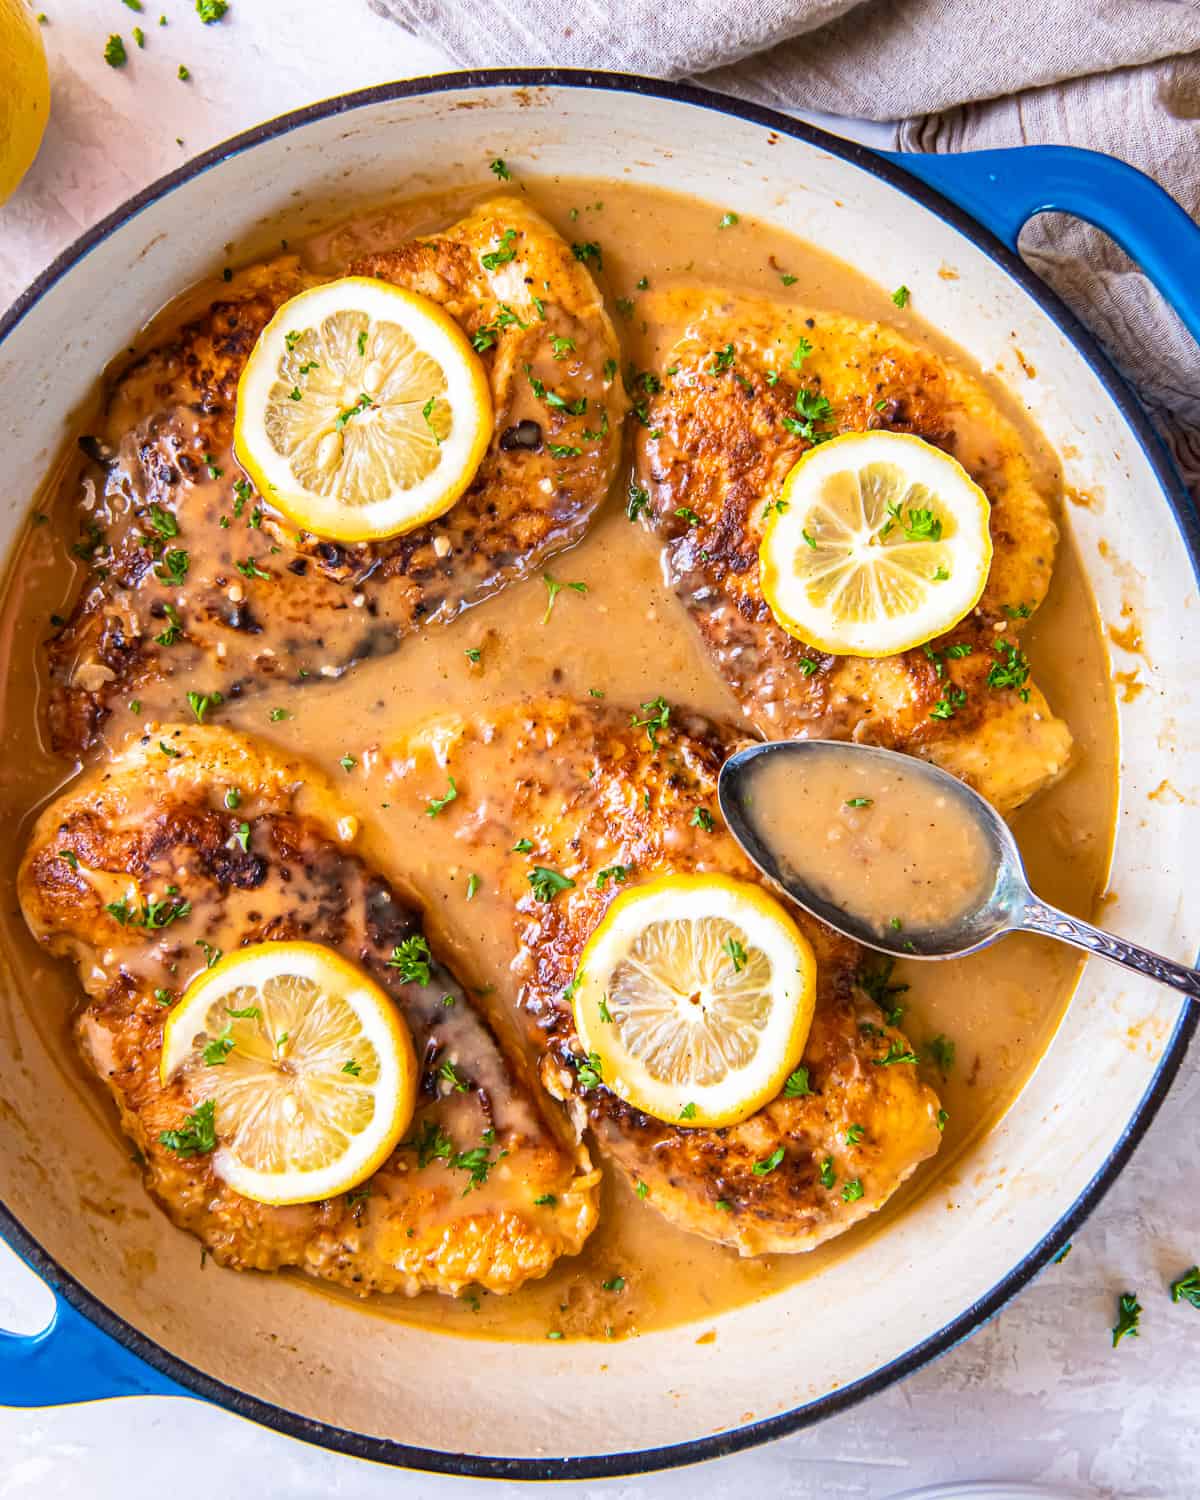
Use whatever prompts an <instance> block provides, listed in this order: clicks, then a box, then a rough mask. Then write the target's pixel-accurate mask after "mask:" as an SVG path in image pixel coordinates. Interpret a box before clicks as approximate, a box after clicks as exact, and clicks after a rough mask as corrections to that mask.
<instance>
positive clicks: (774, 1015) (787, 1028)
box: [574, 875, 815, 1126]
mask: <svg viewBox="0 0 1200 1500" xmlns="http://www.w3.org/2000/svg"><path fill="white" fill-rule="evenodd" d="M814 984H815V961H814V959H813V954H812V949H811V948H810V946H809V944H808V942H807V940H806V939H805V938H804V936H803V935H802V934H801V932H800V931H799V929H798V928H797V927H796V925H795V923H794V922H793V921H792V919H791V917H789V916H788V914H787V913H786V912H785V911H784V909H783V907H782V906H780V904H779V903H778V902H777V901H775V900H774V899H773V898H771V897H770V896H768V895H767V894H766V893H765V892H764V891H763V890H762V889H761V888H760V887H758V886H755V885H751V884H750V883H748V882H744V881H736V880H730V879H728V878H726V877H724V876H716V875H698V876H682V875H673V876H666V877H664V878H663V879H661V880H657V881H653V882H650V883H648V884H646V885H644V886H635V887H633V888H631V889H629V890H627V891H625V892H623V893H622V894H621V895H620V896H619V897H618V898H617V900H616V901H614V902H613V904H612V906H611V907H610V908H609V910H608V912H607V913H606V915H605V917H604V919H603V921H602V922H601V923H600V925H599V926H598V927H597V929H596V931H595V932H594V933H593V934H592V937H591V938H590V939H589V941H588V943H587V945H586V947H585V949H584V952H583V955H582V957H581V959H580V963H579V969H578V973H577V975H576V986H575V996H574V1007H575V1022H576V1030H577V1032H578V1034H579V1038H580V1041H581V1043H582V1045H583V1048H584V1051H585V1052H586V1053H587V1054H588V1055H589V1060H590V1062H591V1066H592V1070H593V1071H594V1072H597V1073H598V1075H599V1078H600V1080H601V1081H602V1082H603V1083H604V1084H605V1085H606V1086H607V1087H608V1088H610V1089H612V1091H613V1092H614V1093H616V1094H618V1095H619V1096H620V1097H621V1098H623V1099H626V1100H628V1101H629V1102H630V1103H631V1104H634V1105H635V1106H636V1107H637V1108H639V1109H642V1110H644V1111H645V1112H646V1113H647V1114H651V1115H654V1116H655V1117H656V1118H658V1119H661V1120H669V1121H673V1122H678V1121H682V1122H684V1123H690V1124H694V1125H709V1126H712V1125H728V1124H733V1123H735V1122H736V1121H737V1120H741V1119H745V1118H746V1117H747V1116H748V1115H750V1114H753V1112H754V1111H755V1110H756V1109H758V1108H759V1107H760V1106H761V1105H762V1104H763V1103H764V1102H765V1101H766V1100H767V1099H770V1098H772V1097H774V1095H775V1094H777V1093H778V1092H779V1090H780V1088H781V1087H782V1085H783V1083H784V1081H785V1079H786V1078H787V1076H788V1074H789V1073H790V1072H791V1070H792V1069H793V1068H794V1067H795V1065H796V1063H797V1061H798V1060H799V1057H800V1053H801V1052H802V1050H803V1047H804V1042H805V1039H806V1037H807V1035H808V1028H809V1024H810V1022H811V1019H812V1006H813V993H814ZM597 1064H598V1066H597Z"/></svg>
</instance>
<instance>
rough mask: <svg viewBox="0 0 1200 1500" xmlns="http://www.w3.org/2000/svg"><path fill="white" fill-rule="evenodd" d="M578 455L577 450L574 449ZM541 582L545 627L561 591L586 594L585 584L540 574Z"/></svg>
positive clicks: (586, 587) (543, 622)
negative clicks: (546, 596) (545, 596)
mask: <svg viewBox="0 0 1200 1500" xmlns="http://www.w3.org/2000/svg"><path fill="white" fill-rule="evenodd" d="M575 452H576V453H578V452H579V449H578V448H576V449H575ZM542 582H543V583H544V584H545V585H546V590H547V592H548V594H549V596H550V597H549V598H548V599H547V600H546V613H545V614H544V615H543V616H542V624H543V625H547V624H549V621H550V611H551V610H552V609H553V608H554V601H555V600H556V599H557V598H558V596H559V594H561V593H562V591H563V589H574V590H575V592H576V593H577V594H586V593H587V591H588V586H587V584H586V583H559V581H558V579H557V578H552V577H551V576H550V574H549V573H543V574H542Z"/></svg>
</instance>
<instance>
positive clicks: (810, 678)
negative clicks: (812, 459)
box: [633, 287, 1071, 812]
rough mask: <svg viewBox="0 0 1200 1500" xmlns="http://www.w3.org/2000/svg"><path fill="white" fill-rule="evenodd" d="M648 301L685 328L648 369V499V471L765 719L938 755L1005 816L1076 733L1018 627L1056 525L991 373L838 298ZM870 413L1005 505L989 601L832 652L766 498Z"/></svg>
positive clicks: (761, 726) (687, 592) (796, 732)
mask: <svg viewBox="0 0 1200 1500" xmlns="http://www.w3.org/2000/svg"><path fill="white" fill-rule="evenodd" d="M639 308H640V311H641V315H642V316H643V318H645V319H646V320H647V322H648V323H650V325H651V326H655V325H658V326H659V327H660V328H662V329H665V330H672V331H673V332H674V334H675V341H674V342H673V343H670V344H669V347H668V352H667V353H666V355H665V356H664V358H663V362H662V363H663V369H662V371H661V372H646V373H645V374H644V375H641V376H637V377H636V378H635V380H634V385H635V387H636V388H637V401H636V403H635V407H634V411H635V415H636V416H637V417H638V419H639V426H638V433H637V458H636V481H635V498H636V495H637V488H636V487H644V489H645V491H646V492H647V493H648V519H649V521H650V524H651V525H652V526H653V527H654V529H655V530H656V531H657V532H658V533H659V535H660V536H662V537H663V539H664V541H665V553H666V559H667V564H668V569H669V573H670V576H671V578H672V580H673V583H674V586H675V588H676V590H677V592H678V595H679V597H680V599H681V600H682V602H683V603H684V605H685V606H686V607H687V609H688V610H689V612H690V614H691V616H692V619H693V620H694V622H695V624H696V626H697V628H698V630H699V632H700V635H701V637H702V639H703V641H704V644H705V646H706V647H707V649H708V651H709V652H710V653H711V655H712V658H713V660H714V663H715V665H716V667H717V669H718V671H719V672H720V673H721V675H722V676H723V677H724V678H725V680H726V681H727V682H728V684H729V686H730V688H731V689H732V690H733V692H734V694H735V695H736V697H737V698H738V700H739V701H740V702H741V704H742V705H743V708H744V710H745V712H746V714H747V716H748V718H749V720H750V722H751V723H752V724H753V725H754V726H755V727H756V728H757V729H758V730H759V731H760V732H762V733H763V734H765V735H767V736H768V737H769V738H772V739H785V738H789V737H800V738H808V737H813V736H820V737H829V738H836V739H843V738H854V739H858V740H864V741H868V742H870V743H873V744H881V745H887V746H890V747H892V748H894V749H898V750H905V751H908V752H909V753H911V754H915V755H921V756H925V757H926V758H928V759H929V760H932V761H934V762H935V763H936V764H938V765H940V766H942V767H943V768H945V769H946V770H948V771H951V772H953V773H954V774H955V775H957V776H960V777H962V778H963V779H964V780H965V781H968V782H970V783H971V785H973V786H974V787H976V788H977V790H979V791H981V792H982V793H983V794H984V795H985V796H986V797H988V799H989V800H990V801H991V802H993V803H994V804H995V805H996V806H997V807H998V808H1000V809H1001V811H1005V812H1007V811H1011V810H1013V809H1015V808H1016V807H1019V806H1020V804H1021V803H1022V802H1024V801H1026V800H1027V799H1028V798H1029V797H1031V796H1032V795H1033V794H1034V792H1036V791H1038V790H1039V789H1040V788H1041V787H1043V786H1046V785H1047V784H1048V783H1050V782H1051V781H1053V780H1055V779H1056V777H1058V776H1059V775H1060V774H1061V773H1062V771H1063V770H1064V769H1065V767H1066V765H1067V762H1068V759H1069V757H1070V750H1071V736H1070V732H1069V730H1068V729H1067V726H1066V725H1065V724H1064V723H1063V722H1062V720H1061V719H1058V718H1056V717H1055V716H1054V714H1053V713H1052V712H1051V710H1050V708H1049V706H1048V704H1047V703H1046V700H1045V698H1044V697H1043V695H1042V693H1041V692H1040V691H1039V689H1038V688H1037V686H1036V685H1035V684H1034V683H1033V682H1032V681H1031V680H1030V678H1029V665H1028V661H1027V660H1026V658H1025V655H1024V653H1023V652H1022V651H1021V649H1020V642H1019V632H1020V629H1021V627H1022V625H1023V624H1024V622H1025V620H1026V619H1028V618H1029V616H1030V615H1031V614H1032V613H1033V611H1034V610H1035V609H1036V608H1037V606H1038V605H1039V604H1040V603H1041V602H1042V599H1043V598H1044V597H1045V593H1046V589H1047V588H1048V586H1049V583H1050V574H1051V570H1052V567H1053V564H1054V553H1055V548H1056V545H1057V537H1058V532H1057V527H1056V526H1055V523H1054V520H1053V518H1052V516H1051V513H1050V509H1049V506H1048V504H1047V502H1046V500H1045V498H1044V497H1043V495H1042V494H1041V493H1040V492H1039V490H1038V488H1037V485H1036V484H1035V482H1034V478H1033V475H1032V472H1031V470H1030V467H1029V463H1028V460H1027V459H1026V458H1025V456H1024V453H1023V451H1022V447H1021V443H1020V440H1019V438H1018V436H1017V434H1016V432H1015V431H1014V430H1013V428H1012V427H1011V425H1010V423H1009V422H1008V421H1007V419H1006V418H1005V417H1004V416H1003V415H1002V414H1001V413H1000V412H999V411H998V410H997V408H996V406H995V404H994V402H993V401H992V399H991V398H990V397H989V395H988V394H987V392H986V391H985V390H984V388H983V387H982V385H981V384H980V383H979V382H978V381H977V380H975V379H974V378H972V377H971V376H968V375H966V374H964V373H963V372H962V371H960V370H958V369H956V368H955V367H954V366H953V365H951V364H950V363H948V362H947V361H945V360H943V359H942V358H940V357H939V356H937V355H935V354H934V353H932V352H931V351H929V350H927V349H922V348H919V347H918V346H917V345H915V344H913V343H911V342H910V341H909V340H908V339H906V338H904V337H903V336H902V335H900V334H899V333H896V332H895V331H894V330H892V329H890V328H886V327H884V326H882V325H880V324H876V323H864V322H862V321H860V320H857V319H854V318H850V317H847V316H843V315H840V314H832V313H817V312H812V313H809V312H807V311H806V310H805V309H803V308H798V307H794V306H784V305H782V304H776V303H773V302H769V301H766V300H763V299H756V298H751V297H739V296H735V295H732V294H730V293H729V292H728V291H725V290H722V289H720V288H716V287H680V288H675V289H673V290H669V291H663V292H657V293H650V294H649V295H647V296H646V297H644V298H643V299H642V301H641V303H640V304H639ZM798 392H800V393H803V394H801V395H800V399H799V404H798V402H797V394H798ZM785 424H791V427H790V429H789V426H788V425H785ZM867 429H888V430H892V431H896V432H909V433H915V434H916V435H917V436H919V437H922V438H925V439H926V440H927V441H929V442H931V443H934V444H936V445H937V446H938V447H940V448H943V449H945V450H946V451H947V452H949V453H952V454H953V455H954V456H955V457H956V458H958V460H959V461H960V462H961V463H962V464H963V466H964V468H965V469H966V470H967V471H968V473H970V474H971V476H972V477H973V478H974V479H975V480H976V482H977V483H978V484H979V485H980V486H981V487H982V489H983V490H984V491H985V493H986V494H987V495H988V498H989V499H990V501H991V505H992V512H991V531H992V542H993V547H994V556H993V561H992V568H991V575H990V577H989V579H988V583H987V587H986V589H985V591H984V594H983V597H982V598H981V599H980V601H979V604H978V606H977V607H976V609H975V610H974V611H973V612H972V613H971V614H970V615H969V616H968V617H967V618H966V619H965V620H963V621H962V622H961V623H960V624H959V625H957V626H956V627H955V628H954V629H953V630H952V631H950V632H948V633H947V634H946V635H945V636H942V637H940V638H939V639H937V640H934V641H932V642H930V643H929V644H928V645H927V646H925V647H920V648H917V649H914V650H911V651H906V652H904V653H903V654H901V655H899V656H894V657H889V658H886V659H882V660H864V659H859V658H855V657H838V656H827V655H824V654H822V653H820V652H818V651H816V650H812V649H809V648H808V647H806V646H804V645H803V644H802V643H801V642H800V641H798V640H796V639H794V638H793V637H792V636H790V635H788V634H787V632H785V631H784V630H783V628H782V627H781V626H780V625H778V624H777V623H776V621H775V619H774V617H773V616H772V614H771V611H770V608H769V607H768V605H767V603H766V601H765V599H764V598H763V596H762V593H761V590H760V585H759V574H758V547H759V543H760V541H761V539H762V532H763V527H764V523H765V519H766V506H767V505H768V504H769V503H770V502H771V501H773V500H774V499H776V498H777V497H778V495H779V493H780V489H781V487H782V484H783V480H784V477H785V476H786V474H787V472H788V470H789V469H790V468H791V467H792V465H793V464H794V463H795V462H796V461H797V459H799V458H800V457H801V455H802V454H803V453H804V452H806V451H807V450H808V449H809V448H810V447H811V446H812V445H813V442H814V441H819V440H820V439H821V438H823V437H828V436H833V435H835V434H837V433H842V432H852V431H864V430H867ZM637 508H638V507H637V505H636V504H634V506H633V509H634V510H635V511H636V510H637Z"/></svg>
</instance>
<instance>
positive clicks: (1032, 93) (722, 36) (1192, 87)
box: [369, 0, 1200, 500]
mask: <svg viewBox="0 0 1200 1500" xmlns="http://www.w3.org/2000/svg"><path fill="white" fill-rule="evenodd" d="M369 3H370V4H371V5H372V6H373V8H374V9H375V10H377V11H379V12H381V13H382V14H384V15H388V16H391V17H392V18H393V19H395V20H396V21H398V22H400V24H401V25H403V26H405V27H407V28H408V29H409V30H411V31H413V32H415V33H417V34H419V35H421V36H424V37H427V38H428V39H429V40H431V41H434V42H436V43H437V44H438V45H439V46H440V47H441V48H442V49H443V50H444V51H445V52H447V53H448V54H449V55H450V56H451V57H452V58H453V59H454V61H455V62H456V63H458V64H460V65H462V66H464V67H489V66H500V67H503V66H546V67H587V68H608V69H614V70H617V71H621V72H630V73H646V74H651V75H653V76H656V77H666V78H691V79H694V80H696V81H698V82H701V83H704V84H707V85H709V86H710V87H712V88H716V89H721V90H724V91H725V92H727V93H732V94H740V95H742V96H743V97H746V98H751V99H756V100H758V101H760V102H763V103H767V104H771V105H773V106H774V107H775V108H777V109H781V110H785V111H787V110H796V109H816V110H823V111H826V112H828V113H832V114H843V115H851V116H860V117H865V118H867V119H872V120H888V121H892V120H894V121H898V122H899V123H898V125H897V138H898V144H899V145H900V146H901V147H902V148H903V149H904V150H911V151H970V150H975V149H979V148H983V147H989V146H1012V145H1025V144H1029V143H1034V142H1056V143H1059V144H1063V145H1075V146H1088V147H1091V148H1092V149H1094V150H1098V151H1108V152H1111V153H1112V154H1113V155H1115V156H1120V157H1122V158H1124V160H1126V161H1128V162H1131V163H1133V165H1134V166H1137V167H1141V168H1142V170H1143V171H1146V172H1149V173H1150V174H1151V176H1153V177H1156V178H1157V179H1158V181H1159V182H1161V183H1162V184H1163V186H1164V187H1166V188H1167V189H1169V191H1170V192H1172V193H1173V194H1174V195H1175V197H1176V198H1178V199H1179V201H1180V202H1181V203H1182V204H1183V206H1184V207H1185V208H1186V209H1187V211H1188V212H1189V213H1190V214H1191V215H1192V217H1193V218H1197V219H1200V0H1091V3H1089V0H744V3H742V4H738V5H731V4H730V3H729V0H691V3H686V0H685V3H679V0H676V3H675V4H674V5H672V4H664V3H663V0H612V3H607V4H606V3H604V0H491V3H490V4H489V5H488V7H487V8H486V10H483V11H481V10H480V8H479V5H478V3H477V0H369ZM1021 248H1022V251H1023V253H1024V254H1025V256H1026V258H1027V259H1028V261H1029V262H1030V264H1031V265H1032V266H1033V267H1034V269H1035V270H1036V271H1038V272H1039V274H1041V275H1042V276H1044V277H1045V278H1046V279H1047V280H1048V281H1049V282H1050V283H1051V284H1052V285H1053V286H1054V287H1055V288H1056V289H1057V290H1058V291H1059V293H1060V294H1061V295H1062V296H1063V297H1064V298H1065V299H1066V300H1067V301H1068V302H1069V303H1071V304H1072V306H1073V307H1074V308H1075V310H1076V311H1077V312H1078V313H1079V314H1080V315H1081V316H1082V317H1083V318H1084V319H1085V321H1086V322H1088V323H1089V324H1090V326H1091V327H1092V328H1093V329H1094V330H1095V332H1096V333H1097V334H1098V335H1099V336H1100V338H1101V339H1102V340H1103V341H1104V342H1105V344H1106V345H1107V346H1108V348H1109V351H1110V353H1112V354H1113V355H1114V357H1115V358H1116V360H1117V362H1118V364H1120V365H1121V366H1122V368H1123V369H1124V370H1125V372H1126V373H1127V374H1128V375H1130V376H1131V377H1132V378H1133V379H1134V381H1135V382H1136V383H1137V385H1138V388H1139V390H1140V391H1141V394H1142V396H1143V398H1144V399H1145V401H1146V403H1147V405H1148V406H1149V407H1150V408H1151V410H1152V411H1153V412H1154V414H1155V416H1156V417H1157V418H1158V419H1159V423H1160V427H1161V429H1162V431H1163V433H1164V436H1165V437H1166V438H1167V441H1168V443H1169V445H1170V446H1171V448H1172V450H1173V452H1174V454H1175V457H1176V459H1177V461H1178V463H1179V465H1180V468H1181V469H1182V470H1183V472H1184V477H1185V479H1186V480H1187V481H1188V483H1189V484H1190V485H1191V487H1192V490H1193V493H1194V494H1195V495H1196V496H1197V499H1198V500H1200V350H1198V349H1197V347H1196V345H1195V343H1194V342H1193V341H1192V340H1191V339H1190V338H1189V337H1188V335H1187V333H1186V331H1185V330H1184V328H1183V326H1182V324H1180V322H1179V320H1178V319H1177V318H1176V317H1175V316H1174V314H1172V313H1171V312H1170V311H1169V310H1168V309H1167V308H1166V307H1164V305H1163V304H1162V302H1161V300H1160V299H1159V298H1158V296H1157V293H1155V291H1154V290H1153V288H1152V287H1151V286H1150V285H1149V283H1148V282H1147V281H1146V279H1145V277H1144V276H1142V275H1141V274H1140V272H1139V271H1138V270H1137V268H1136V267H1135V266H1134V265H1133V264H1132V263H1131V262H1130V261H1129V260H1128V258H1127V257H1126V256H1124V255H1123V254H1122V253H1121V252H1120V251H1119V250H1118V249H1117V248H1116V246H1115V245H1113V244H1112V243H1111V241H1109V240H1108V239H1107V238H1106V237H1105V236H1104V235H1102V234H1100V233H1099V232H1098V231H1096V230H1094V229H1091V228H1090V227H1088V226H1087V225H1083V224H1080V223H1078V222H1077V221H1074V220H1070V219H1066V218H1059V217H1058V216H1050V215H1043V216H1042V217H1041V218H1039V219H1037V220H1035V221H1034V222H1033V223H1032V224H1031V225H1030V226H1029V228H1028V229H1027V230H1026V232H1025V235H1024V236H1023V238H1022V245H1021ZM1197 275H1198V276H1200V267H1197Z"/></svg>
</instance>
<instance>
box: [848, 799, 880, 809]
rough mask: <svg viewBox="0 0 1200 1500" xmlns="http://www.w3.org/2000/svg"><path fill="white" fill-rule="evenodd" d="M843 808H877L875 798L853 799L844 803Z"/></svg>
mask: <svg viewBox="0 0 1200 1500" xmlns="http://www.w3.org/2000/svg"><path fill="white" fill-rule="evenodd" d="M843 806H845V807H874V806H875V799H874V798H873V797H851V798H850V799H849V800H848V801H847V802H845V803H843Z"/></svg>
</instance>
